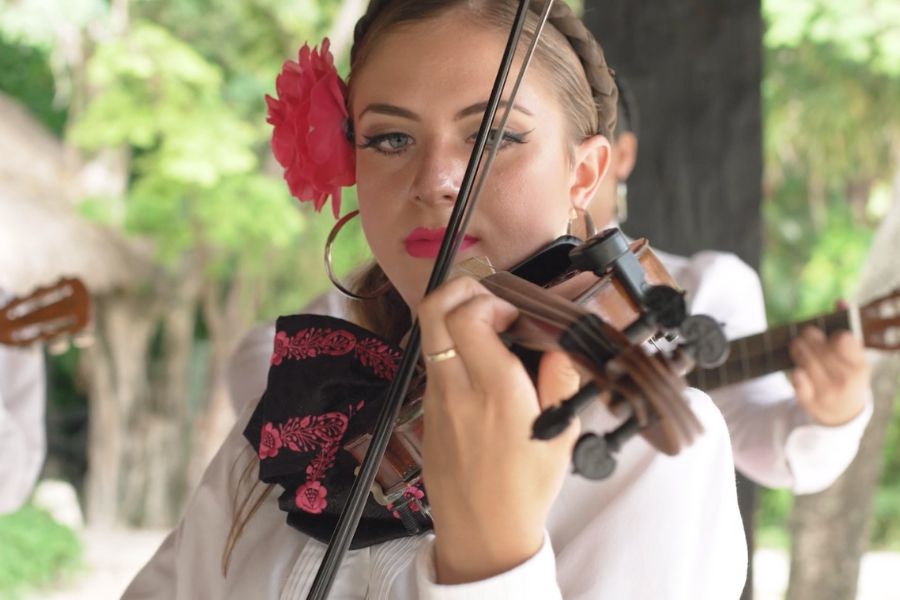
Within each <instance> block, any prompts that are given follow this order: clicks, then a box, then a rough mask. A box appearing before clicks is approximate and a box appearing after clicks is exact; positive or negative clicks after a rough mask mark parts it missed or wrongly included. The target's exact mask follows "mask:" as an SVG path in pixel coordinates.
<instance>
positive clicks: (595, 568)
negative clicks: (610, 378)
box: [123, 390, 747, 600]
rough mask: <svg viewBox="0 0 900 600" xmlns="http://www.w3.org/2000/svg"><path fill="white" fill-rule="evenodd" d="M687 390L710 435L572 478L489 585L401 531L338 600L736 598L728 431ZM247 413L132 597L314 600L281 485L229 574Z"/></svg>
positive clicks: (641, 448)
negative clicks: (445, 575)
mask: <svg viewBox="0 0 900 600" xmlns="http://www.w3.org/2000/svg"><path fill="white" fill-rule="evenodd" d="M688 398H689V401H690V403H691V408H692V409H693V411H694V412H695V413H696V415H697V417H698V419H699V420H700V422H701V423H702V424H703V427H704V429H705V433H704V435H702V436H701V437H700V438H699V439H698V440H697V441H696V442H695V443H694V444H693V445H692V446H691V447H689V448H688V449H686V450H684V451H682V452H681V453H680V454H679V455H677V456H674V457H669V456H665V455H662V454H660V453H658V452H657V451H655V450H654V449H653V448H652V447H651V446H650V445H649V444H647V443H646V442H645V441H644V440H643V439H642V438H638V439H633V440H631V441H630V442H628V443H627V444H626V445H625V446H624V448H623V450H622V451H621V452H620V454H619V456H618V466H617V468H616V471H615V473H614V474H613V475H612V477H611V478H610V479H608V480H606V481H602V482H592V481H586V480H584V479H583V478H581V477H578V476H575V475H568V476H567V477H566V479H565V482H564V484H563V488H562V491H561V492H560V494H559V496H558V498H557V499H556V501H555V503H554V505H553V507H552V510H551V514H550V516H549V519H548V521H547V537H546V538H545V541H544V545H543V547H542V548H541V550H540V551H539V552H538V553H537V554H536V555H535V556H533V557H532V558H530V559H529V560H527V561H526V562H524V563H522V564H521V565H519V566H517V567H515V568H513V569H511V570H510V571H507V572H505V573H502V574H499V575H497V576H495V577H492V578H489V579H486V580H483V581H478V582H473V583H468V584H462V585H438V584H436V583H435V578H434V571H433V561H432V554H431V551H432V549H431V548H432V546H431V544H432V540H433V536H431V535H425V536H419V537H412V538H405V539H400V540H393V541H390V542H387V543H383V544H378V545H375V546H372V547H369V548H365V549H361V550H355V551H351V552H349V553H348V555H347V556H346V558H345V560H344V562H343V564H342V566H341V568H340V570H339V572H338V575H337V578H336V580H335V585H334V587H333V588H332V592H331V595H330V596H329V597H330V598H331V599H333V600H344V599H346V600H350V599H358V600H362V599H364V598H366V599H378V600H381V599H396V600H406V599H413V598H420V599H428V600H438V599H440V600H469V599H471V600H475V599H479V600H482V599H485V598H498V599H510V600H512V599H516V600H528V599H532V598H533V599H534V600H552V599H553V598H566V599H568V600H575V599H584V600H587V599H600V598H611V599H617V600H618V599H621V598H629V599H630V598H647V599H654V600H655V599H659V598H667V599H676V600H677V599H680V598H683V599H685V600H688V599H690V600H696V599H709V600H723V599H729V598H738V597H739V596H740V593H741V589H742V588H743V584H744V578H745V575H746V566H747V551H746V545H745V541H744V534H743V528H742V524H741V519H740V515H739V512H738V507H737V498H736V494H735V483H734V474H733V473H734V471H733V466H732V459H731V448H730V445H729V441H728V433H727V430H726V427H725V423H724V421H723V420H722V417H721V414H720V413H719V411H718V410H717V409H716V408H715V406H714V405H713V404H712V402H711V401H710V400H709V398H708V397H707V396H706V395H705V394H703V393H701V392H699V391H696V390H690V391H689V393H688ZM252 409H253V403H247V404H246V405H245V407H244V411H243V414H242V415H241V417H240V418H239V419H238V423H237V425H236V426H235V428H234V429H233V430H232V431H231V433H230V434H229V436H228V438H227V440H226V441H225V443H224V445H223V446H222V448H221V449H220V450H219V452H218V454H217V455H216V456H215V458H214V459H213V461H212V463H211V464H210V466H209V468H208V469H207V471H206V473H205V475H204V476H203V479H202V481H201V483H200V486H199V488H198V489H197V490H196V491H195V493H194V495H193V497H192V498H191V500H190V502H189V504H188V506H187V509H186V512H185V514H184V516H183V517H182V519H181V521H180V523H179V524H178V526H177V527H176V529H175V530H174V531H173V532H172V533H171V534H169V536H168V537H167V538H166V540H165V541H164V542H163V544H162V546H161V547H160V548H159V550H158V551H157V553H156V555H155V556H154V557H153V558H152V559H151V561H150V562H149V563H148V564H147V565H146V566H145V567H144V569H143V570H142V571H141V572H140V573H139V574H138V575H137V577H136V578H135V579H134V581H133V582H132V583H131V585H130V586H129V588H128V589H127V590H126V592H125V594H124V596H123V597H124V598H128V599H131V598H135V599H137V598H159V599H161V600H162V599H165V600H172V599H176V598H183V599H191V600H199V599H203V598H241V599H244V598H273V599H274V598H282V599H295V598H296V599H302V598H305V597H306V595H307V593H308V591H309V589H310V586H311V584H312V581H313V578H314V577H315V574H316V570H317V569H318V566H319V563H320V561H321V559H322V557H323V556H324V551H325V546H324V544H321V543H319V542H317V541H315V540H313V539H311V538H309V537H307V536H306V535H304V534H302V533H300V532H299V531H297V530H295V529H292V528H291V527H289V526H288V525H287V524H286V523H285V517H286V514H285V513H284V512H282V511H281V510H280V509H279V508H278V505H277V497H278V495H279V494H280V490H278V491H273V493H271V494H269V496H268V497H267V498H266V499H265V501H264V502H263V503H262V505H261V506H260V508H259V510H258V511H257V512H256V513H255V514H254V515H253V517H252V518H251V519H250V520H249V521H248V522H247V524H246V526H245V528H244V530H243V533H242V535H241V536H240V538H239V539H238V541H237V543H236V544H235V546H234V550H233V554H232V556H231V561H230V566H229V569H228V571H227V574H224V575H223V571H222V554H223V549H224V546H225V541H226V537H227V534H228V531H229V529H230V527H231V524H232V520H233V512H232V511H233V509H232V506H233V503H234V500H235V498H238V499H240V498H242V497H243V494H244V493H246V491H247V487H246V486H245V487H243V488H242V489H241V490H239V491H238V490H237V486H238V479H239V477H240V473H241V471H242V470H243V468H244V467H245V466H246V465H247V464H248V461H256V460H257V459H256V458H255V456H254V452H253V450H252V449H251V447H250V445H249V444H248V442H247V441H246V440H245V439H244V437H243V435H242V430H243V428H244V424H245V423H246V422H247V420H248V419H249V416H250V413H251V412H252ZM582 422H583V427H584V429H586V430H596V431H601V432H604V431H607V430H608V429H609V428H610V427H611V426H612V425H614V419H613V418H612V417H611V416H610V415H609V414H608V413H607V412H606V410H605V409H604V408H602V407H600V406H599V405H597V406H594V407H590V408H588V409H587V411H586V412H585V413H583V415H582ZM254 468H255V465H254ZM254 473H255V471H254ZM252 479H254V480H255V477H253V478H252Z"/></svg>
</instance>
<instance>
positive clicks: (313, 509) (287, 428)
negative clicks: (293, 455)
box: [259, 401, 365, 514]
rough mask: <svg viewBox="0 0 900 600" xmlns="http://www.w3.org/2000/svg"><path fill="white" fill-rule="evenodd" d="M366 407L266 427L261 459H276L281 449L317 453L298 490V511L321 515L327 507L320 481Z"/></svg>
mask: <svg viewBox="0 0 900 600" xmlns="http://www.w3.org/2000/svg"><path fill="white" fill-rule="evenodd" d="M364 405H365V402H363V401H359V402H357V403H356V404H351V405H350V406H348V407H347V414H346V415H345V414H343V413H341V412H329V413H325V414H324V415H306V416H305V417H291V418H290V419H288V420H287V421H286V422H285V423H284V424H282V425H274V424H273V423H266V424H265V425H263V428H262V431H261V434H260V442H259V457H260V459H263V458H269V457H273V456H275V455H277V454H278V450H279V449H280V448H287V449H288V450H293V451H294V452H313V451H315V450H318V453H317V454H316V455H315V456H314V457H313V458H312V460H310V462H309V464H308V465H307V466H306V477H307V481H306V483H304V484H303V485H301V486H300V487H298V488H297V491H296V494H295V503H296V505H297V507H298V508H300V509H302V510H304V511H306V512H308V513H312V514H318V513H320V512H322V510H324V508H325V507H326V506H327V505H328V502H327V501H326V500H325V497H326V496H327V494H328V490H327V489H326V488H325V486H323V485H322V483H321V481H322V479H324V478H325V473H326V472H327V471H328V469H330V468H331V467H333V466H334V461H335V457H336V456H337V452H338V450H340V448H341V440H342V439H343V437H344V434H345V433H346V432H347V427H348V425H349V424H350V417H352V416H353V415H354V414H356V413H358V412H359V411H361V410H362V408H363V406H364Z"/></svg>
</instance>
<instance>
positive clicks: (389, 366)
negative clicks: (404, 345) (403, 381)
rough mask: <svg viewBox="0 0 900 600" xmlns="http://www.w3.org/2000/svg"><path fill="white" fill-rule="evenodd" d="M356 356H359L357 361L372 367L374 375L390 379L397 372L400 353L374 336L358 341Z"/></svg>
mask: <svg viewBox="0 0 900 600" xmlns="http://www.w3.org/2000/svg"><path fill="white" fill-rule="evenodd" d="M356 356H358V357H359V362H361V363H362V364H363V365H365V366H367V367H369V368H370V369H372V371H374V372H375V375H377V376H378V377H381V378H382V379H387V380H391V379H393V378H394V375H396V374H397V365H398V363H399V361H400V353H399V352H397V351H396V350H393V349H391V348H390V347H389V346H388V345H387V344H385V343H383V342H381V341H379V340H377V339H375V338H368V339H365V340H362V341H361V342H358V343H357V344H356Z"/></svg>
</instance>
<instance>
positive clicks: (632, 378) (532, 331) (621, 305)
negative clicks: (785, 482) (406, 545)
mask: <svg viewBox="0 0 900 600" xmlns="http://www.w3.org/2000/svg"><path fill="white" fill-rule="evenodd" d="M610 239H613V240H614V243H615V244H616V245H617V246H616V248H617V249H616V250H615V251H613V254H615V253H616V252H619V251H622V248H623V246H622V244H623V241H622V240H624V236H622V234H621V232H619V231H618V230H607V231H605V232H602V233H600V234H598V235H597V236H594V237H592V238H590V239H589V240H588V241H586V242H583V244H574V243H572V242H571V241H570V240H575V238H569V240H563V243H561V241H560V240H562V238H561V239H560V240H557V241H556V242H553V243H551V244H549V245H548V246H547V247H546V248H545V249H544V251H542V252H539V253H537V254H536V255H535V256H533V257H530V258H529V259H527V260H526V261H524V262H523V263H522V264H521V265H520V266H519V267H515V268H513V269H512V270H511V271H510V272H494V273H491V274H488V275H487V276H485V277H482V278H481V283H482V284H483V285H485V287H487V288H488V290H490V291H491V292H493V293H494V294H496V295H497V296H499V297H501V298H503V299H505V300H507V301H509V302H511V303H512V304H514V305H515V306H516V307H517V308H518V309H519V311H520V317H519V318H518V319H517V320H516V321H515V322H514V323H513V324H512V325H511V327H510V328H509V329H508V330H507V331H505V332H504V333H503V334H501V337H502V338H503V339H504V341H505V342H506V343H507V345H509V346H510V347H511V348H512V349H513V350H514V351H515V350H516V348H519V349H524V350H526V351H536V352H544V351H547V350H562V351H565V352H567V353H568V354H569V355H570V356H571V357H572V358H573V360H574V362H575V363H576V365H578V367H579V369H580V371H581V372H582V375H583V378H584V379H585V380H588V381H590V382H591V384H590V386H589V387H590V388H591V389H590V393H589V394H582V396H583V397H590V398H594V397H596V396H597V395H598V392H606V393H604V394H602V396H603V398H604V399H605V401H606V402H607V403H608V406H609V408H610V410H612V411H613V412H615V413H616V414H617V415H620V416H622V417H623V419H625V420H626V421H627V422H628V423H629V424H628V431H629V432H630V433H633V432H635V431H640V432H641V433H642V434H643V435H644V437H645V438H646V439H647V440H648V441H649V442H650V443H651V444H653V446H654V447H656V448H657V449H659V450H660V451H662V452H664V453H666V454H670V455H671V454H677V453H678V452H679V451H680V450H681V448H683V447H685V446H687V445H689V444H690V443H691V442H692V441H693V439H694V438H695V437H696V436H697V435H699V433H701V432H702V428H701V426H700V424H699V422H698V421H697V419H696V418H695V417H694V415H693V413H692V412H691V411H690V409H689V408H688V407H687V405H686V404H685V401H684V398H683V396H682V392H683V390H684V389H685V387H686V384H685V382H684V379H683V377H682V374H683V373H684V372H685V371H686V370H687V369H688V367H687V366H686V365H685V364H684V361H683V360H682V361H681V362H679V361H678V360H672V359H671V358H669V357H666V356H663V355H662V354H655V355H650V354H648V353H647V352H646V351H645V350H644V349H643V348H642V347H641V345H642V344H643V343H644V342H646V341H648V340H650V339H652V338H653V337H655V336H658V335H660V334H662V333H664V329H665V328H661V327H660V325H659V322H658V321H659V319H657V318H650V316H651V315H650V313H651V312H652V311H651V307H648V306H647V304H646V302H645V300H646V299H647V298H648V297H649V296H652V295H653V293H652V292H653V290H660V289H663V288H665V289H666V290H669V291H670V293H668V294H667V298H669V300H672V299H675V300H681V297H682V295H681V293H680V292H678V291H677V289H676V286H675V282H674V280H673V279H672V277H671V275H669V273H668V272H667V271H666V269H665V268H664V267H663V266H662V263H661V262H660V260H659V259H658V258H657V257H656V255H655V254H654V253H653V251H652V249H651V248H650V245H649V243H648V242H647V240H645V239H639V240H635V241H632V242H630V243H626V247H627V250H626V251H625V252H623V253H622V254H623V255H624V254H627V257H626V263H627V264H626V267H624V268H619V267H618V266H617V265H616V264H613V263H610V264H603V265H597V266H596V268H595V269H593V270H585V269H580V268H578V267H577V266H576V265H575V264H573V261H572V260H561V256H564V255H563V254H561V252H562V251H563V250H564V251H565V252H566V253H568V255H570V256H572V255H577V253H578V251H579V250H580V249H582V248H583V246H585V245H589V244H592V243H603V242H604V240H610ZM576 241H577V240H576ZM566 244H568V246H567V245H566ZM608 245H609V244H607V248H606V251H605V253H606V254H609V252H608V250H609V248H608ZM561 248H562V250H561ZM613 258H615V257H613ZM629 261H630V262H629ZM581 262H582V264H583V263H584V261H583V260H582V261H581ZM542 263H543V264H542ZM635 265H638V267H635ZM525 267H527V268H525ZM517 269H518V270H519V271H525V272H527V273H528V274H529V275H530V276H531V277H534V278H536V279H538V280H540V281H542V283H544V286H543V287H542V286H539V285H537V284H535V283H532V282H530V281H527V280H525V279H523V278H521V277H519V276H517V274H515V273H516V270H517ZM623 269H624V271H625V275H624V276H623V274H622V271H623ZM553 270H555V271H556V272H555V273H553V272H551V271H553ZM682 303H683V301H682ZM680 318H681V319H683V318H684V315H682V316H681V317H680ZM417 381H418V385H415V384H414V386H413V389H414V390H415V391H414V392H413V393H412V394H410V396H409V397H408V400H407V402H406V403H405V404H404V406H403V409H402V411H401V414H400V417H399V419H398V420H397V423H396V425H395V427H394V430H393V432H392V434H391V437H390V440H389V441H388V445H387V449H386V451H385V455H384V458H383V459H382V461H381V463H380V465H379V468H378V471H377V475H376V479H375V483H374V484H373V485H372V488H371V492H372V494H373V496H374V498H375V500H376V501H378V502H379V503H380V504H384V505H386V506H392V507H395V506H398V505H401V506H402V505H404V504H405V503H409V504H410V506H411V508H412V512H415V513H417V514H425V515H427V514H428V509H427V503H426V502H425V501H424V500H420V499H418V498H416V497H413V496H412V495H410V494H406V493H405V492H406V491H407V490H409V489H410V488H411V487H412V486H417V485H419V484H420V483H421V464H422V430H423V425H422V423H423V420H422V402H421V397H422V394H423V393H424V378H423V377H421V376H420V377H419V378H418V379H417ZM580 402H581V403H582V404H583V403H584V400H580ZM575 410H577V408H576V409H575ZM572 416H574V412H573V414H572ZM630 433H629V435H630ZM585 435H586V436H592V435H593V434H585ZM536 437H541V436H540V435H537V434H536ZM594 437H595V438H596V437H597V436H594ZM371 439H372V435H371V434H368V433H367V434H364V435H362V436H359V437H357V438H355V439H353V440H351V441H350V442H349V443H347V444H346V445H345V446H344V449H345V450H347V451H348V452H349V453H350V454H351V455H352V456H353V457H354V458H355V459H356V460H357V461H358V462H360V463H361V462H362V460H363V459H364V457H365V455H366V453H367V451H368V449H369V445H370V442H371ZM598 439H602V438H598ZM591 441H592V443H593V442H594V440H591ZM617 443H620V442H617ZM576 458H577V457H576ZM589 462H590V461H589ZM577 463H578V461H577V460H576V465H575V466H576V471H577V470H579V468H578V464H577ZM582 470H583V471H592V470H595V469H594V468H593V467H584V468H583V469H582ZM610 472H611V471H610ZM408 512H409V511H408Z"/></svg>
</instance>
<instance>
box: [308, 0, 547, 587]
mask: <svg viewBox="0 0 900 600" xmlns="http://www.w3.org/2000/svg"><path fill="white" fill-rule="evenodd" d="M553 1H554V0H546V1H545V3H544V8H543V11H542V12H541V15H540V20H539V22H538V26H537V28H536V29H535V32H534V36H533V38H532V41H531V45H530V46H529V47H528V51H527V52H526V55H525V57H524V60H523V62H522V66H521V68H520V70H519V74H518V76H517V78H516V82H515V85H514V87H513V88H512V89H511V90H510V95H509V99H508V100H507V104H506V107H505V112H504V113H503V116H502V117H501V120H500V123H499V127H498V129H497V135H496V137H495V143H494V144H493V145H492V147H491V151H490V153H489V155H488V157H487V159H486V160H485V164H484V165H483V166H482V167H479V165H480V164H481V160H482V158H483V157H484V151H485V147H486V145H487V140H488V135H490V131H491V127H492V125H493V124H494V120H495V117H496V114H497V108H498V107H499V105H500V98H501V96H502V94H503V90H504V88H505V86H506V81H507V78H508V75H509V70H510V68H511V66H512V61H513V59H514V58H515V55H516V48H517V47H518V44H519V39H520V38H521V36H522V30H523V29H524V26H525V19H526V16H527V14H528V10H529V4H530V3H531V0H519V8H518V10H517V12H516V16H515V19H514V20H513V26H512V30H511V31H510V35H509V38H508V40H507V43H506V48H505V50H504V52H503V59H502V60H501V61H500V67H499V69H498V72H497V77H496V78H495V79H494V85H493V88H492V89H491V95H490V97H489V98H488V105H487V108H486V109H485V111H484V117H483V118H482V120H481V125H480V127H479V129H478V135H477V136H476V138H475V146H474V148H473V149H472V154H471V155H470V157H469V163H468V164H467V165H466V172H465V174H464V175H463V180H462V182H461V184H460V189H459V193H458V194H457V197H456V201H455V202H454V206H453V212H452V213H451V214H450V220H449V222H448V224H447V231H446V233H445V234H444V238H443V240H442V241H441V247H440V250H439V251H438V256H437V258H436V259H435V264H434V268H433V270H432V272H431V276H430V277H429V280H428V285H427V286H426V288H425V294H426V295H428V294H429V293H431V292H432V291H433V290H434V289H435V288H436V287H438V286H439V285H440V284H441V283H443V281H444V280H445V279H446V277H447V274H448V273H449V271H450V267H451V266H452V265H453V260H454V258H455V257H456V252H457V250H458V249H459V246H460V243H461V242H462V239H463V236H464V234H465V228H466V226H467V225H468V222H469V219H470V218H471V215H472V213H474V210H475V204H476V201H477V199H478V194H479V193H480V191H481V189H482V187H483V185H484V181H485V178H486V177H487V175H488V172H489V170H490V166H491V163H493V160H494V157H495V156H496V154H497V151H498V150H499V148H500V140H501V139H502V137H503V133H504V131H505V129H506V121H507V119H508V118H509V115H510V113H511V111H512V106H513V103H514V101H515V97H516V93H517V92H518V88H519V85H520V84H521V82H522V79H523V78H524V75H525V70H526V69H527V68H528V65H529V63H530V62H531V58H532V56H533V55H534V51H535V49H536V48H537V43H538V40H539V38H540V34H541V31H542V30H543V27H544V24H545V23H546V22H547V18H548V16H549V15H550V9H551V8H552V6H553ZM476 176H478V177H479V179H478V182H477V183H476V184H475V185H474V187H473V182H475V177H476ZM420 350H421V337H420V331H419V325H418V322H416V323H413V326H412V329H411V330H410V335H409V340H408V343H407V346H406V350H405V351H404V353H403V358H402V359H401V362H400V365H399V367H398V369H397V375H396V377H394V379H393V381H391V387H390V388H389V390H388V393H387V398H386V401H385V402H384V403H383V404H382V406H381V409H380V411H379V413H378V419H377V420H376V422H375V430H374V431H373V433H372V439H371V442H370V445H369V450H368V452H367V453H366V456H365V458H364V459H363V461H362V464H361V465H360V468H359V474H358V475H357V476H356V479H355V480H354V481H353V485H352V486H351V488H350V493H349V497H348V498H347V502H346V504H345V505H344V508H343V510H342V511H341V515H340V517H339V518H338V522H337V526H336V527H335V529H334V531H333V532H332V534H331V539H330V540H329V541H328V548H327V549H326V551H325V556H324V558H323V559H322V563H321V564H320V565H319V570H318V571H317V572H316V577H315V580H314V581H313V584H312V587H311V588H310V592H309V595H307V600H325V599H326V598H327V597H328V593H329V591H330V590H331V586H332V585H333V584H334V578H335V576H336V575H337V570H338V568H339V567H340V565H341V562H342V561H343V559H344V556H345V555H346V553H347V550H348V549H349V547H350V542H351V541H352V539H353V535H354V534H355V533H356V528H357V526H358V525H359V520H360V518H361V517H362V513H363V508H365V505H366V500H367V498H368V495H369V490H370V489H371V487H372V482H373V481H375V475H376V474H377V471H378V466H379V465H380V464H381V460H382V458H383V457H384V452H385V449H386V448H387V445H388V441H389V440H390V436H391V432H392V431H393V426H394V423H395V422H396V421H397V417H398V415H399V414H400V409H401V407H402V406H403V400H404V399H405V398H406V394H407V392H408V390H409V385H410V382H411V380H412V376H413V373H414V371H415V367H416V362H417V361H418V358H419V352H420Z"/></svg>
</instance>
